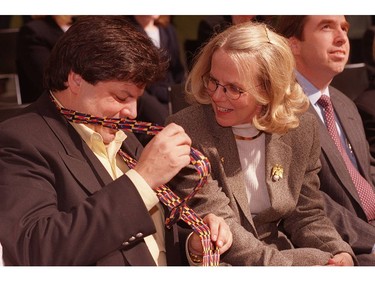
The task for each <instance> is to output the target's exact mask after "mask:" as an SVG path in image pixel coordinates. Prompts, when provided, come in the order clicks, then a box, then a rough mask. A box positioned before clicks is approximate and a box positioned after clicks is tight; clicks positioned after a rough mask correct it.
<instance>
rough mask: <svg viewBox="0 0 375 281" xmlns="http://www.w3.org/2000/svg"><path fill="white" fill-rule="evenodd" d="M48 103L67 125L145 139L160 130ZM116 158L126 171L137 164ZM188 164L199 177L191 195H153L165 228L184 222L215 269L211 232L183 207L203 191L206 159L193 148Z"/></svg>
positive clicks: (206, 262) (162, 188)
mask: <svg viewBox="0 0 375 281" xmlns="http://www.w3.org/2000/svg"><path fill="white" fill-rule="evenodd" d="M51 99H52V101H53V102H54V104H55V105H56V107H57V109H58V110H59V111H60V113H61V114H62V115H63V116H64V117H65V118H66V119H67V120H68V121H70V122H74V123H82V124H94V125H100V126H103V127H107V128H111V129H116V130H123V131H128V132H134V133H143V134H148V135H156V134H157V133H159V132H160V131H161V130H162V129H163V127H161V126H158V125H154V124H152V123H149V122H142V121H136V120H130V119H125V118H103V117H96V116H92V115H90V114H86V113H81V112H77V111H74V110H70V109H66V108H62V107H60V106H59V105H58V104H57V102H56V100H55V99H54V97H53V96H52V95H51ZM119 154H120V155H121V157H122V158H123V159H124V161H125V162H126V164H127V165H128V167H129V168H131V169H132V168H134V167H135V165H136V164H137V161H136V160H135V159H133V158H132V157H130V156H129V155H128V154H126V153H125V152H123V151H122V150H120V151H119ZM190 160H191V163H192V164H193V165H194V168H195V169H196V170H197V172H198V174H199V175H200V179H199V182H198V183H197V185H196V187H195V188H194V189H193V191H192V193H191V194H189V195H188V196H187V197H185V198H184V199H181V198H180V197H178V196H177V195H176V194H175V193H174V192H172V191H171V189H170V188H169V187H168V186H167V185H162V186H160V187H158V188H156V189H155V193H156V195H157V196H158V198H159V201H160V202H162V203H163V204H164V205H165V206H167V207H168V210H169V211H170V215H169V217H168V218H167V219H166V222H165V224H166V227H168V228H171V227H172V225H173V224H174V223H176V222H177V221H179V220H180V219H181V220H183V221H184V222H186V223H187V224H188V225H189V226H190V227H191V228H192V229H193V230H194V232H196V233H197V234H198V235H199V237H200V239H201V243H202V247H203V261H202V265H203V266H217V265H219V263H220V253H219V249H218V248H217V247H214V245H213V243H212V241H211V232H210V229H209V227H208V226H207V225H206V224H205V223H204V221H203V220H202V219H201V218H200V217H199V216H198V215H197V214H196V213H195V212H194V210H193V209H191V208H190V207H188V206H187V202H188V201H189V200H190V199H191V198H192V197H193V196H194V195H195V194H196V193H197V191H198V190H199V189H200V188H202V187H203V185H204V184H205V183H206V181H207V177H208V176H209V174H210V172H211V164H210V162H209V161H208V159H207V157H205V156H204V155H202V153H200V152H199V151H198V150H196V149H195V148H193V147H192V148H191V152H190Z"/></svg>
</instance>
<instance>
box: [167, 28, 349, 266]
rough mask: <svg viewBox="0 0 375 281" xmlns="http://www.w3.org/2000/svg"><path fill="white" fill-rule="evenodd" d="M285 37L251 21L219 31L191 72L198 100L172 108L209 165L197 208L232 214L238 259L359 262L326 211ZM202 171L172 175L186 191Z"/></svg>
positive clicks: (233, 255) (312, 128) (315, 143)
mask: <svg viewBox="0 0 375 281" xmlns="http://www.w3.org/2000/svg"><path fill="white" fill-rule="evenodd" d="M293 69H294V59H293V55H292V53H291V51H290V49H289V47H288V43H287V42H286V40H285V39H284V38H282V37H281V36H279V35H277V34H276V33H274V32H272V31H271V30H270V29H269V28H268V27H267V26H266V25H264V24H256V23H244V24H238V25H235V26H232V27H230V28H229V29H227V30H225V31H224V32H222V33H221V34H218V35H217V36H216V37H214V38H212V39H211V40H210V42H209V43H208V44H207V45H206V46H205V47H204V48H203V49H202V50H201V52H200V54H199V56H198V57H197V59H196V62H195V64H194V66H193V69H192V71H191V73H190V74H189V76H188V79H187V84H186V91H187V93H188V96H189V97H190V99H191V100H192V101H195V102H196V103H197V104H196V105H193V106H191V107H188V108H186V109H184V110H183V111H180V112H178V113H177V114H175V115H173V116H171V117H170V118H169V119H168V122H175V123H177V124H179V125H181V126H182V127H183V128H184V129H185V131H186V133H187V134H188V135H189V136H190V137H191V139H192V146H193V147H196V148H198V149H199V150H200V151H202V152H203V154H205V155H206V156H207V157H208V158H209V160H210V162H211V165H212V172H211V178H210V179H209V180H208V182H207V184H206V185H205V186H204V187H203V188H202V190H201V191H200V192H199V193H198V194H197V195H196V196H195V197H194V199H192V200H191V201H189V203H188V204H189V205H190V206H192V207H194V209H195V210H196V211H198V212H199V213H200V214H207V213H208V212H213V213H215V214H216V215H218V216H222V217H224V218H225V220H226V222H227V223H228V224H229V226H230V227H231V230H232V232H233V245H232V247H231V249H230V250H229V251H228V252H226V253H225V254H224V255H223V256H222V261H223V262H226V263H229V264H232V265H353V264H354V262H356V261H355V258H354V260H353V257H354V254H353V252H352V250H351V248H350V246H349V245H348V244H347V243H345V242H344V241H343V240H342V239H341V237H340V236H339V234H338V233H337V232H336V230H335V228H334V227H333V225H332V224H331V222H330V220H329V219H328V218H327V217H326V215H325V213H324V210H323V202H322V198H321V195H320V192H319V179H318V175H317V173H318V171H319V169H320V162H319V155H320V145H319V137H318V135H317V124H316V120H315V118H314V117H313V116H312V115H310V114H308V113H305V111H306V110H307V108H308V106H309V101H308V99H307V98H306V96H305V95H304V94H303V92H302V89H301V88H300V87H299V85H298V84H297V83H296V80H295V77H294V72H293ZM195 180H196V176H195V171H194V170H193V169H192V170H190V169H184V170H182V171H181V172H180V173H179V175H178V176H177V177H176V178H175V179H174V180H173V182H172V183H171V184H172V185H173V186H174V188H175V191H176V192H177V193H179V194H180V195H181V196H182V197H184V196H186V195H187V194H189V193H190V192H191V188H192V187H194V186H195V185H194V182H193V181H195Z"/></svg>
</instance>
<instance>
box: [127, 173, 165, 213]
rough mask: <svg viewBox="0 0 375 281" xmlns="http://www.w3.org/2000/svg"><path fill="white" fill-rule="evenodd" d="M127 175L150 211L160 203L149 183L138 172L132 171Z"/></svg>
mask: <svg viewBox="0 0 375 281" xmlns="http://www.w3.org/2000/svg"><path fill="white" fill-rule="evenodd" d="M126 175H127V176H128V177H129V179H130V180H131V181H132V182H133V184H134V186H135V187H136V189H137V191H138V193H139V195H141V197H142V200H143V202H144V203H145V205H146V207H147V210H148V211H149V210H151V209H152V208H153V207H154V206H155V205H156V204H158V203H159V199H158V197H157V196H156V193H155V192H154V191H153V190H152V188H151V187H150V186H149V185H148V183H147V182H146V181H145V180H144V179H143V178H142V177H141V176H140V175H139V174H138V172H137V171H135V170H133V169H130V170H129V171H127V172H126Z"/></svg>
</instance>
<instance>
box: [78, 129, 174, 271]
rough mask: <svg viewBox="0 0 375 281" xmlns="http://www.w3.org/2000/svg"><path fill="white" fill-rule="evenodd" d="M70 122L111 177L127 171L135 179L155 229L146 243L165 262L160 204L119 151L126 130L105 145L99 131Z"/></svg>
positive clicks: (154, 254) (156, 258)
mask: <svg viewBox="0 0 375 281" xmlns="http://www.w3.org/2000/svg"><path fill="white" fill-rule="evenodd" d="M72 125H73V127H74V128H75V130H76V131H77V132H78V133H79V134H80V136H81V137H82V139H83V140H84V141H85V142H86V144H87V145H88V146H89V147H90V149H91V150H92V151H93V152H94V154H95V155H96V157H98V159H99V160H100V162H101V163H102V164H103V166H104V167H105V168H106V170H107V171H108V173H109V174H110V175H111V177H112V178H113V179H114V180H115V179H117V178H119V177H120V176H122V175H123V174H124V173H126V175H127V176H128V177H129V178H130V180H131V181H132V182H133V183H134V185H135V186H136V188H137V190H138V192H139V194H140V195H141V197H142V199H143V201H144V203H145V205H146V207H147V210H148V211H149V213H150V216H151V218H152V220H153V222H154V224H155V227H156V233H154V234H153V235H149V236H147V237H145V238H144V240H145V242H146V245H147V247H148V249H149V251H150V253H151V255H152V257H153V259H154V261H155V263H156V264H157V265H167V259H166V249H165V238H164V236H165V230H164V211H163V208H162V206H161V204H160V203H159V199H158V198H157V196H156V194H155V192H154V191H153V190H152V189H151V187H150V186H149V185H148V184H147V182H146V181H145V180H144V179H143V178H142V177H141V176H140V175H139V174H138V173H137V172H136V171H135V170H132V169H130V170H129V168H128V167H127V165H126V163H125V162H124V160H123V159H122V157H121V156H120V155H119V154H118V151H119V149H120V147H121V145H122V143H123V141H124V140H125V139H126V137H127V136H126V134H125V133H124V132H123V131H118V132H117V133H116V136H115V139H114V140H113V141H112V142H111V143H110V144H109V145H107V146H106V145H105V144H104V143H103V138H102V136H101V135H100V134H99V133H97V132H95V131H93V130H92V129H90V128H89V127H87V126H86V125H84V124H78V123H72ZM124 188H125V187H124Z"/></svg>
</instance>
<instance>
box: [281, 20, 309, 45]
mask: <svg viewBox="0 0 375 281" xmlns="http://www.w3.org/2000/svg"><path fill="white" fill-rule="evenodd" d="M306 18H307V16H278V17H277V20H276V27H275V29H276V32H277V33H279V34H280V35H282V36H284V37H285V38H290V37H296V38H297V39H298V40H300V41H303V29H304V26H305V23H306Z"/></svg>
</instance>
